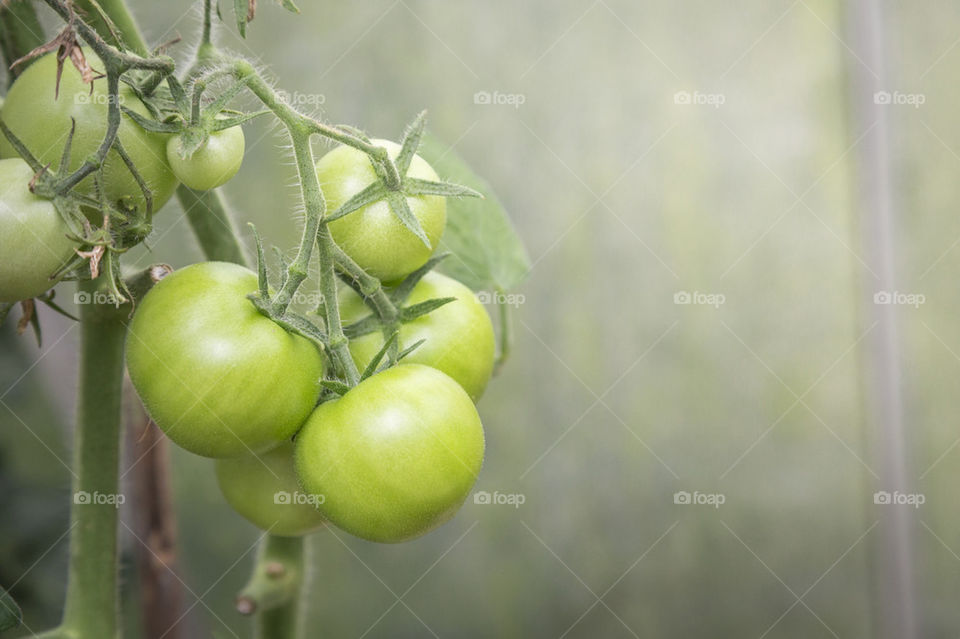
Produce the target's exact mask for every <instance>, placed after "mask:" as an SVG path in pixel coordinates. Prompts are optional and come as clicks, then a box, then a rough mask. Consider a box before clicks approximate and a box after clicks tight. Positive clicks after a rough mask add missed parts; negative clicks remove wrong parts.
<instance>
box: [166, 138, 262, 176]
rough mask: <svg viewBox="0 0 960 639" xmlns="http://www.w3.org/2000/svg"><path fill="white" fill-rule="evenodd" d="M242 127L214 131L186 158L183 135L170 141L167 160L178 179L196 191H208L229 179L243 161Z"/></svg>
mask: <svg viewBox="0 0 960 639" xmlns="http://www.w3.org/2000/svg"><path fill="white" fill-rule="evenodd" d="M244 144H245V143H244V138H243V129H242V128H240V127H239V126H232V127H230V128H229V129H224V130H222V131H216V132H214V133H211V134H210V136H209V137H208V138H207V141H206V142H204V143H203V146H201V147H200V148H199V149H197V151H196V152H195V153H194V154H193V155H192V156H190V157H189V158H185V157H183V156H182V155H181V154H180V138H179V137H172V138H170V139H169V140H167V160H168V161H169V162H170V166H171V167H172V168H173V173H174V175H176V176H177V179H178V180H180V181H181V182H183V183H184V184H186V185H187V186H188V187H190V188H191V189H193V190H194V191H209V190H211V189H215V188H217V187H218V186H223V185H224V184H226V183H227V182H229V181H230V180H231V179H232V178H233V176H234V175H236V174H237V171H239V170H240V165H241V164H242V163H243V149H244Z"/></svg>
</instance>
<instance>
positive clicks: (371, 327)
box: [343, 315, 380, 339]
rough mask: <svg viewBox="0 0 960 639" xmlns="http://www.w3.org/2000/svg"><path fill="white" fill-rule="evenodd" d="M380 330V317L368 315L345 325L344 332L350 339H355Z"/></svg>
mask: <svg viewBox="0 0 960 639" xmlns="http://www.w3.org/2000/svg"><path fill="white" fill-rule="evenodd" d="M378 330H380V318H378V317H377V316H376V315H367V316H366V317H364V318H363V319H359V320H357V321H356V322H353V323H352V324H347V325H346V326H344V327H343V334H344V335H346V336H347V338H348V339H355V338H357V337H363V336H364V335H369V334H370V333H372V332H374V331H378Z"/></svg>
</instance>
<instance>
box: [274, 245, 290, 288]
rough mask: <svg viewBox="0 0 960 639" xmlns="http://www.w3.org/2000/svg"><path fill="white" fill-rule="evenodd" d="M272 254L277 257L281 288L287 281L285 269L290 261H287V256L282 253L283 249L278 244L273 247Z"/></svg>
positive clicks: (288, 266)
mask: <svg viewBox="0 0 960 639" xmlns="http://www.w3.org/2000/svg"><path fill="white" fill-rule="evenodd" d="M273 254H274V256H275V257H276V258H277V263H278V264H279V265H280V286H279V288H283V287H284V285H285V284H286V283H287V269H289V268H290V263H289V262H287V256H286V255H284V254H283V251H282V250H281V249H280V247H279V246H274V247H273Z"/></svg>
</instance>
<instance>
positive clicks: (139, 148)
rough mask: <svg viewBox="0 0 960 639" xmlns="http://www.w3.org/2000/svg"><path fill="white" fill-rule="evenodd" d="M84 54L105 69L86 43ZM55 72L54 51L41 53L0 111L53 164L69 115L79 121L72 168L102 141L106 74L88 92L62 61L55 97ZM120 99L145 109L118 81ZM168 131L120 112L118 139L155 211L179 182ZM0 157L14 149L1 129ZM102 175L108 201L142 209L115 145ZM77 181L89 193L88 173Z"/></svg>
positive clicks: (141, 110) (39, 155)
mask: <svg viewBox="0 0 960 639" xmlns="http://www.w3.org/2000/svg"><path fill="white" fill-rule="evenodd" d="M84 54H85V55H86V56H87V60H88V61H89V62H90V64H91V66H93V68H94V69H97V70H98V71H103V70H104V66H103V63H102V62H101V61H100V59H99V58H97V56H96V55H95V54H94V53H93V52H92V51H90V50H89V49H84ZM56 76H57V60H56V54H53V53H51V54H48V55H45V56H44V57H42V58H40V59H39V60H37V61H36V62H34V63H33V64H31V65H30V67H28V68H27V70H26V71H24V72H23V73H22V74H21V75H20V77H18V78H17V80H16V82H14V83H13V86H11V87H10V92H9V94H8V95H7V99H6V100H5V101H4V104H3V108H2V110H0V116H2V117H3V120H4V122H5V123H6V124H7V126H8V127H10V129H11V130H12V131H13V132H14V134H16V136H17V137H19V138H20V140H21V141H22V142H23V143H24V144H25V145H26V146H27V148H28V149H30V151H31V152H32V153H33V154H34V155H36V156H37V158H38V159H39V160H40V162H42V163H44V164H47V163H50V164H51V165H52V166H53V167H55V168H56V167H59V165H60V156H61V155H62V154H63V148H64V145H65V144H66V141H67V137H68V134H69V133H70V118H71V117H72V118H73V119H74V120H76V123H77V128H76V132H75V133H74V136H73V144H72V146H71V147H70V170H73V169H76V168H78V167H79V166H80V165H81V164H82V163H83V161H84V160H85V159H86V158H87V157H88V156H90V155H93V154H95V153H96V151H97V149H98V148H99V146H100V143H101V142H102V141H103V136H104V134H105V133H106V129H107V110H108V108H109V100H110V96H109V95H108V93H107V80H106V78H101V79H99V80H95V81H94V83H93V87H94V88H93V93H92V94H91V92H90V86H89V85H87V84H84V83H83V80H82V79H81V77H80V72H79V71H77V70H76V68H75V67H74V66H73V65H72V64H71V63H70V61H67V62H66V63H64V65H63V77H62V78H61V80H60V95H59V97H55V95H54V87H55V84H56ZM120 100H122V106H125V107H127V108H128V109H131V110H133V111H136V112H137V113H139V114H141V115H144V116H148V115H149V112H148V111H147V108H146V107H145V106H144V105H143V103H142V102H140V100H139V98H137V96H136V95H135V94H134V93H133V90H132V89H130V87H128V86H127V85H125V84H123V83H121V84H120ZM168 137H169V136H167V135H165V134H160V133H150V132H147V131H144V130H143V129H142V128H140V127H139V126H138V125H137V124H136V123H135V122H133V121H132V120H131V119H130V118H129V117H128V116H123V122H122V123H121V124H120V132H119V138H120V142H121V143H122V144H123V147H124V149H125V150H126V151H127V153H128V154H129V155H130V157H131V159H132V160H133V162H134V164H135V165H136V167H137V170H138V171H139V172H140V175H141V176H142V177H143V178H144V180H146V182H147V184H148V185H149V187H150V189H151V192H152V197H153V210H154V211H158V210H159V209H160V207H161V206H163V204H164V203H165V202H166V201H167V200H168V199H170V196H171V195H172V194H173V191H174V189H176V187H177V179H176V178H175V177H174V175H173V171H171V169H170V165H169V164H168V163H167V154H166V143H167V138H168ZM0 157H3V158H10V157H17V155H16V151H14V149H13V147H12V146H10V143H9V142H7V139H6V137H4V136H2V135H0ZM104 176H105V186H106V191H107V197H108V198H109V199H110V200H111V201H114V202H119V201H121V200H123V201H125V202H126V203H127V204H132V205H133V206H136V207H137V208H138V209H139V210H140V211H143V210H145V207H146V201H145V200H144V198H143V194H142V192H141V190H140V187H139V186H138V185H137V182H136V180H135V179H134V177H133V175H132V174H131V173H130V171H129V170H128V169H127V166H126V165H125V164H124V162H123V160H122V159H121V158H120V156H119V155H118V154H117V153H116V152H115V151H111V152H110V154H109V155H108V156H107V160H106V166H105V168H104ZM81 185H82V187H83V189H84V191H85V192H87V193H93V189H94V183H93V179H92V178H89V177H88V178H87V179H85V180H84V181H83V182H82V183H81ZM126 198H129V199H126Z"/></svg>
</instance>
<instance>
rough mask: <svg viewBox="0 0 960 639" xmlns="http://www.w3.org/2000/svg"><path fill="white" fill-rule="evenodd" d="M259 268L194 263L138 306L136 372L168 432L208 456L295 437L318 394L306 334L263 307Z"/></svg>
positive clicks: (319, 372)
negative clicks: (258, 296)
mask: <svg viewBox="0 0 960 639" xmlns="http://www.w3.org/2000/svg"><path fill="white" fill-rule="evenodd" d="M256 290H257V276H256V274H255V273H253V272H251V271H250V270H248V269H246V268H243V267H242V266H238V265H236V264H229V263H226V262H203V263H200V264H194V265H192V266H188V267H186V268H184V269H181V270H179V271H175V272H174V273H173V274H171V275H168V276H167V277H166V278H164V279H163V280H161V281H160V282H159V283H158V284H157V285H156V286H154V287H153V289H152V290H151V291H150V292H149V293H148V294H147V295H146V297H145V298H144V299H143V301H142V302H141V303H140V305H139V306H138V307H137V310H136V313H135V314H134V316H133V321H132V322H131V323H130V331H129V335H128V337H127V367H128V369H129V371H130V379H131V380H132V381H133V385H134V387H135V388H136V389H137V392H138V393H139V395H140V399H141V400H143V403H144V406H146V408H147V411H148V412H149V413H150V416H151V417H152V418H153V420H154V421H155V422H156V423H157V425H158V426H159V427H160V428H161V429H163V431H164V432H165V433H166V434H167V436H168V437H170V439H172V440H173V441H174V442H175V443H177V444H178V445H180V446H182V447H183V448H185V449H187V450H189V451H190V452H192V453H196V454H198V455H203V456H205V457H237V456H240V455H244V454H252V453H262V452H264V451H267V450H269V449H271V448H274V447H276V446H278V445H279V444H281V443H282V442H284V441H286V440H288V439H290V438H291V437H292V436H293V434H294V433H295V432H296V431H297V429H298V428H300V425H301V424H303V421H304V420H305V419H306V418H307V417H308V416H309V415H310V412H311V411H312V410H313V408H314V405H315V404H316V401H317V399H318V397H319V394H320V380H321V378H322V377H323V362H322V360H321V356H320V353H319V352H318V351H317V349H316V347H315V346H314V345H313V344H312V343H311V342H309V341H308V340H306V339H304V338H302V337H300V336H297V335H293V334H290V333H288V332H287V331H285V330H284V329H283V328H281V327H280V326H279V325H277V324H276V323H275V322H273V321H272V320H271V319H269V318H267V317H265V316H264V315H262V314H260V312H259V311H257V309H256V307H255V306H254V305H253V303H252V302H251V301H250V300H249V299H247V295H248V294H250V293H254V292H255V291H256Z"/></svg>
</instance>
